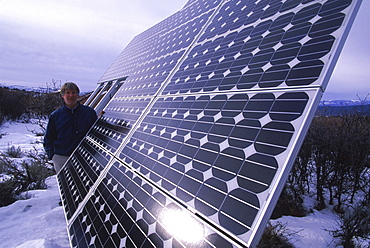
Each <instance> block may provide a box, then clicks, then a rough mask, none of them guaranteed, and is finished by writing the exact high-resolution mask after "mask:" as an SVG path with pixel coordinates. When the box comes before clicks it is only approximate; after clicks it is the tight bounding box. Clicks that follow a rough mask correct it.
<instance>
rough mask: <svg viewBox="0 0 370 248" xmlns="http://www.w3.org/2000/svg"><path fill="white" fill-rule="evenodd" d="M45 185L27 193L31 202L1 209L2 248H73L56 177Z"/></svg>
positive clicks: (0, 244)
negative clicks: (44, 187) (44, 188)
mask: <svg viewBox="0 0 370 248" xmlns="http://www.w3.org/2000/svg"><path fill="white" fill-rule="evenodd" d="M46 183H47V185H48V189H46V190H31V191H28V192H27V195H28V197H31V198H30V199H27V200H18V201H16V202H15V203H13V204H12V205H9V206H6V207H1V208H0V220H1V224H0V247H4V248H11V247H17V248H20V247H22V248H23V247H24V248H26V247H27V248H31V247H34V248H38V247H40V248H42V247H43V248H64V247H70V246H69V240H68V234H67V226H66V221H65V217H64V212H63V207H61V206H59V201H60V196H59V189H58V185H57V181H56V176H52V177H50V178H48V179H47V180H46Z"/></svg>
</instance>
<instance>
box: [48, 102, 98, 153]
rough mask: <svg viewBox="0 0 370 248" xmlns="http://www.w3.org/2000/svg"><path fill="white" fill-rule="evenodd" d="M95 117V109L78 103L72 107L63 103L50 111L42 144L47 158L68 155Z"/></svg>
mask: <svg viewBox="0 0 370 248" xmlns="http://www.w3.org/2000/svg"><path fill="white" fill-rule="evenodd" d="M96 119H97V115H96V112H95V110H94V109H92V108H90V107H88V106H84V105H82V104H80V103H78V105H77V107H75V108H74V109H71V108H68V107H67V106H66V105H64V106H63V107H60V108H58V109H57V110H55V111H54V112H53V113H51V115H50V117H49V122H48V125H47V127H46V132H45V135H44V144H43V145H44V149H45V151H46V154H47V156H48V158H49V159H52V157H53V155H54V154H58V155H62V156H70V155H71V154H72V152H73V151H74V149H75V148H76V147H77V145H78V144H79V143H80V142H81V140H82V139H83V137H84V136H85V135H86V133H87V132H88V131H89V129H90V128H91V126H92V125H93V124H94V123H95V121H96Z"/></svg>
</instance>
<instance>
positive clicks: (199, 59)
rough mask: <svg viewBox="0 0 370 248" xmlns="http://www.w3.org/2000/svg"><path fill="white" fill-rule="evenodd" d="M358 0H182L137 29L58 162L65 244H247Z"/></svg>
mask: <svg viewBox="0 0 370 248" xmlns="http://www.w3.org/2000/svg"><path fill="white" fill-rule="evenodd" d="M359 5H360V1H356V0H352V1H351V0H316V1H313V0H189V1H188V2H187V4H186V5H185V6H184V7H183V8H182V9H181V10H179V11H178V12H176V13H175V14H173V15H172V16H170V17H168V18H167V19H165V20H163V21H162V22H160V23H158V24H157V25H155V26H153V27H152V28H150V29H148V30H147V31H145V32H143V33H141V34H139V35H138V36H136V37H135V38H134V39H133V40H132V41H131V43H130V44H129V45H128V46H127V47H126V48H125V49H124V51H123V52H122V53H121V54H120V56H119V57H118V58H117V60H116V61H115V62H114V63H113V64H112V66H111V67H110V68H109V69H108V70H107V71H106V73H105V74H104V75H103V76H102V78H101V79H100V81H99V83H101V84H102V85H104V83H105V82H107V83H109V84H112V83H114V82H116V81H117V82H118V81H120V85H122V86H121V87H120V89H119V90H118V91H117V93H116V94H115V96H114V97H113V96H112V97H113V98H112V99H111V100H110V102H109V103H108V105H107V106H106V107H105V109H104V111H105V114H104V115H103V116H102V117H101V118H100V119H99V120H98V122H97V123H96V124H95V125H94V126H93V127H92V129H91V130H90V132H89V133H88V135H87V137H86V138H85V139H84V140H83V142H82V143H81V144H80V146H79V147H78V148H77V149H76V150H75V152H74V153H73V154H72V156H71V157H70V159H69V160H68V162H67V163H66V165H65V166H64V168H63V169H62V170H61V172H60V173H59V174H58V181H59V184H60V187H61V195H62V200H63V204H64V207H65V213H66V219H67V223H68V230H69V234H70V240H71V246H72V247H250V246H251V247H253V246H255V245H256V244H257V243H258V240H259V238H260V236H261V234H262V232H263V230H264V228H265V226H266V223H267V221H268V219H269V217H270V214H271V212H272V210H273V208H274V206H275V203H276V200H277V198H278V197H279V194H280V192H281V189H282V187H283V186H284V183H285V179H286V177H287V175H288V173H289V171H290V168H291V166H292V164H293V162H294V159H295V156H296V154H297V152H298V150H299V147H300V144H301V143H302V140H303V138H304V135H305V133H306V131H307V129H308V126H309V124H310V121H311V119H312V116H313V113H314V112H315V109H316V106H317V104H318V102H319V100H320V98H321V95H322V93H323V91H324V89H325V87H326V84H327V83H328V79H329V77H330V74H331V72H332V70H333V68H334V65H335V62H336V60H337V58H338V56H339V52H340V50H341V48H342V46H343V43H344V39H345V37H346V36H347V34H348V32H349V28H350V26H351V24H352V22H353V19H354V16H355V13H356V12H357V10H358V8H359ZM118 79H119V80H118ZM123 79H124V82H123V83H122V80H123ZM99 90H101V87H100V88H99ZM97 92H98V91H97Z"/></svg>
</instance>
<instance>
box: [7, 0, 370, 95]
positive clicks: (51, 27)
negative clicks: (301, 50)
mask: <svg viewBox="0 0 370 248" xmlns="http://www.w3.org/2000/svg"><path fill="white" fill-rule="evenodd" d="M186 2H187V0H137V1H131V0H107V1H102V0H79V1H75V0H63V1H62V0H47V1H46V0H0V85H3V86H11V85H22V86H33V87H39V86H42V87H44V86H46V85H47V84H49V85H50V84H51V83H52V81H56V80H60V81H61V82H62V83H64V82H66V81H73V82H75V83H77V84H78V85H79V86H80V88H81V91H91V90H94V89H95V88H96V86H97V82H98V81H99V79H100V77H101V76H102V75H103V74H104V72H105V71H106V70H107V69H108V68H109V66H110V65H111V64H112V63H113V62H114V60H115V59H116V58H117V57H118V55H119V54H120V53H121V52H122V51H123V49H124V48H125V47H126V46H127V44H128V43H129V42H130V40H132V38H133V37H134V36H136V35H137V34H139V33H141V32H142V31H144V30H146V29H148V28H150V27H151V26H153V25H155V24H156V23H158V22H159V21H161V20H163V19H165V18H166V17H168V16H170V15H171V14H173V13H175V12H176V11H178V10H179V9H181V8H182V7H183V6H184V5H185V3H186ZM369 12H370V0H363V3H362V6H361V8H360V11H359V13H358V15H357V18H356V20H355V22H354V24H353V27H352V30H351V32H350V33H349V36H348V38H347V42H346V44H345V46H344V48H343V51H342V53H341V56H340V58H339V60H338V63H337V66H336V68H335V70H334V73H333V75H332V77H331V80H330V82H329V86H328V88H327V90H326V92H325V94H324V97H323V99H325V100H353V99H358V97H357V95H358V96H359V97H360V99H362V100H363V99H364V98H365V97H366V96H367V94H369V93H370V87H369V86H370V68H369V65H370V45H369V42H370V17H369V15H368V13H369ZM369 98H370V96H369ZM368 100H369V99H368Z"/></svg>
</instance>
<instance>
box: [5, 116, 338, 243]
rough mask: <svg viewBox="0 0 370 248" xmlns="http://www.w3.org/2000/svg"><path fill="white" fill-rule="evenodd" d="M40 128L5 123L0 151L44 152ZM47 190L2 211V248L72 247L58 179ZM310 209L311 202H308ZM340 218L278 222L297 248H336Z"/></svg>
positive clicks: (317, 214)
mask: <svg viewBox="0 0 370 248" xmlns="http://www.w3.org/2000/svg"><path fill="white" fill-rule="evenodd" d="M37 128H38V126H37V125H32V124H24V123H6V124H4V125H3V126H2V127H1V128H0V134H2V135H1V137H2V138H0V151H2V152H3V151H4V150H6V149H7V148H8V147H9V145H14V146H20V147H21V148H22V150H27V149H34V148H35V147H36V148H37V149H42V144H41V143H40V141H41V137H37V136H35V135H34V134H32V133H31V132H30V130H35V129H37ZM46 183H47V185H48V189H46V190H32V191H29V192H27V193H25V196H26V197H24V198H29V199H27V200H19V201H17V202H15V203H13V204H12V205H9V206H6V207H1V208H0V221H1V222H0V248H13V247H17V248H66V247H69V241H68V234H67V227H66V222H65V219H64V213H63V208H62V207H60V206H59V204H58V203H59V200H60V196H59V189H58V185H57V182H56V176H52V177H50V178H48V179H47V181H46ZM307 204H308V205H310V199H307ZM336 220H337V216H336V215H335V214H333V213H332V212H331V211H329V210H323V211H314V212H313V213H312V214H310V215H308V216H306V217H303V218H297V217H290V216H286V217H283V218H280V219H278V220H274V221H273V223H276V222H277V221H279V222H281V223H287V228H288V230H289V231H291V232H292V233H293V232H294V233H296V234H295V235H293V236H292V237H291V239H292V242H293V243H294V245H295V246H296V247H298V248H308V247H314V248H326V247H335V244H334V243H333V242H332V237H331V236H330V234H329V232H328V231H326V230H328V229H329V230H332V229H334V228H335V225H336Z"/></svg>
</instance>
